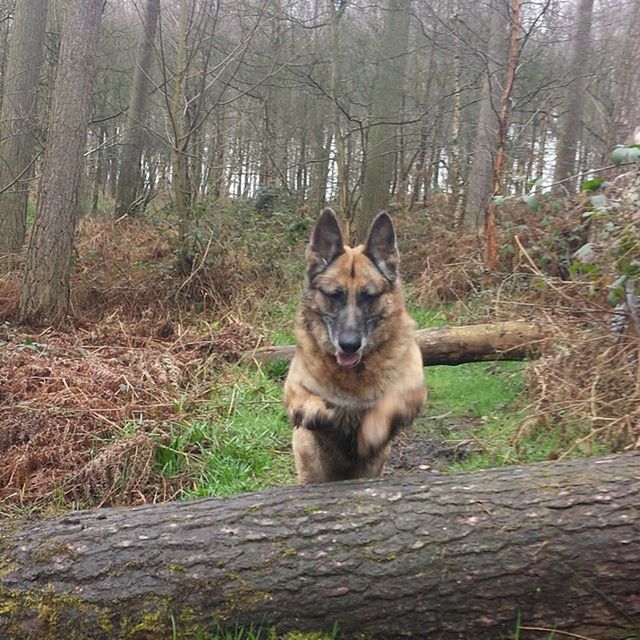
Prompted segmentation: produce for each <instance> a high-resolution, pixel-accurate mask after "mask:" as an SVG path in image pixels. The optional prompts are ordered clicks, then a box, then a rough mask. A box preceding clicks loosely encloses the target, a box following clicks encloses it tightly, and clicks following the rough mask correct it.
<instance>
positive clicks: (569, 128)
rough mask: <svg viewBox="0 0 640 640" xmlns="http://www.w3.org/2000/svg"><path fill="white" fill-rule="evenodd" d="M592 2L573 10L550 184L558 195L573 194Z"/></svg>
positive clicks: (586, 0) (583, 1)
mask: <svg viewBox="0 0 640 640" xmlns="http://www.w3.org/2000/svg"><path fill="white" fill-rule="evenodd" d="M592 14H593V0H580V3H579V4H578V7H577V8H576V22H575V25H576V26H575V33H574V36H573V43H572V46H571V57H570V59H569V84H568V85H567V92H566V97H565V112H564V116H563V119H562V123H561V128H560V138H559V140H558V151H557V153H556V167H555V171H554V174H553V182H554V183H556V182H562V181H564V182H562V185H563V186H562V185H558V186H557V187H556V188H555V190H556V192H557V193H558V195H563V194H565V193H567V192H569V193H574V192H575V190H576V181H575V180H567V178H569V177H570V176H572V175H574V173H575V169H576V151H577V148H578V140H579V138H580V130H581V129H582V103H583V102H584V84H585V83H584V74H585V70H586V69H587V64H588V55H587V54H588V52H589V42H590V39H591V38H590V36H591V17H592Z"/></svg>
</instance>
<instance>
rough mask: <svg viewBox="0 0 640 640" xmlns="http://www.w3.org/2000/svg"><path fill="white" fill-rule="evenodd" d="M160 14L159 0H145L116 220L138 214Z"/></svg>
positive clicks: (122, 158)
mask: <svg viewBox="0 0 640 640" xmlns="http://www.w3.org/2000/svg"><path fill="white" fill-rule="evenodd" d="M159 15H160V0H148V1H147V4H146V7H145V13H144V18H143V33H142V37H141V40H140V45H139V48H138V56H137V60H136V67H135V70H134V72H133V85H132V87H131V98H130V100H129V112H128V113H127V123H126V128H125V134H124V140H123V141H122V156H121V161H120V174H119V179H118V192H117V197H116V210H115V214H116V217H120V216H122V215H124V214H126V213H132V214H135V213H138V211H137V209H136V207H135V206H134V203H135V202H136V198H137V196H138V189H139V185H140V182H141V175H140V160H141V158H142V147H143V142H144V140H143V136H144V116H145V113H146V110H147V95H148V91H149V84H150V83H149V77H150V72H151V61H152V54H153V42H154V40H155V37H156V28H157V25H158V16H159Z"/></svg>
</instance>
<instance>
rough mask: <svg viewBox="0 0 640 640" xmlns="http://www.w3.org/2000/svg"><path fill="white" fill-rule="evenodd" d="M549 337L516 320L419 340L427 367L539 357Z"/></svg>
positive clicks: (289, 351)
mask: <svg viewBox="0 0 640 640" xmlns="http://www.w3.org/2000/svg"><path fill="white" fill-rule="evenodd" d="M548 335H549V331H548V329H546V328H545V327H544V326H543V325H539V324H535V323H533V322H516V321H512V322H497V323H495V324H472V325H467V326H462V327H443V328H441V329H421V330H419V331H416V341H417V343H418V346H419V347H420V351H421V353H422V361H423V363H424V366H425V367H427V366H429V365H435V364H450V365H455V364H463V363H464V362H483V361H487V360H524V359H525V358H529V357H535V356H536V355H537V354H538V352H539V350H540V346H541V344H542V343H543V341H544V340H545V338H547V337H548ZM294 352H295V347H294V346H285V347H262V348H260V349H255V350H254V351H250V352H247V353H245V355H244V357H243V360H244V361H245V362H248V363H251V362H255V363H257V364H261V365H262V364H271V363H274V362H289V361H290V360H291V358H292V357H293V354H294Z"/></svg>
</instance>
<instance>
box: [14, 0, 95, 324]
mask: <svg viewBox="0 0 640 640" xmlns="http://www.w3.org/2000/svg"><path fill="white" fill-rule="evenodd" d="M103 6H104V1H103V0H73V1H72V2H70V4H69V6H68V9H67V13H66V17H65V21H64V26H63V29H62V41H61V49H60V63H59V65H60V66H59V70H58V76H57V79H56V85H55V90H54V96H53V104H52V106H51V117H50V122H49V134H48V138H47V149H46V152H45V158H44V165H43V168H42V177H41V179H40V187H39V189H38V211H37V216H36V222H35V225H34V228H33V234H32V237H31V243H30V246H29V253H28V255H27V263H26V267H25V275H24V283H23V286H22V298H21V300H20V320H21V321H22V322H31V323H34V324H39V323H42V322H53V323H58V322H60V321H62V320H63V319H64V318H65V317H66V313H67V308H68V304H69V273H70V270H71V256H72V250H73V236H74V232H75V225H76V218H77V215H78V210H77V208H78V202H77V199H78V194H77V191H78V185H79V177H80V174H81V169H82V159H83V150H84V145H85V140H86V136H87V122H88V120H89V103H90V97H91V81H92V77H93V58H94V55H95V51H96V41H97V38H98V32H99V28H100V20H101V17H102V8H103Z"/></svg>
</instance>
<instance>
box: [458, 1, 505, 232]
mask: <svg viewBox="0 0 640 640" xmlns="http://www.w3.org/2000/svg"><path fill="white" fill-rule="evenodd" d="M490 15H491V22H490V25H491V26H490V34H489V44H488V46H487V52H486V55H485V59H484V62H485V65H484V66H485V76H484V80H483V84H482V95H481V97H480V113H479V115H478V129H477V131H476V141H475V145H474V154H473V163H472V165H471V171H470V173H469V180H468V184H467V201H466V204H465V210H464V216H463V219H462V228H463V229H464V231H466V232H467V233H478V232H479V230H480V229H482V228H483V226H484V222H485V212H486V210H487V206H488V204H489V199H490V198H491V191H492V184H493V156H494V153H495V149H496V143H497V139H498V128H499V123H498V114H497V109H496V104H497V100H498V96H499V95H500V77H501V72H502V70H503V69H504V65H505V61H506V52H507V48H506V35H507V34H508V33H509V26H508V25H509V13H508V11H507V8H506V6H505V3H504V1H503V0H492V1H491V8H490Z"/></svg>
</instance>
